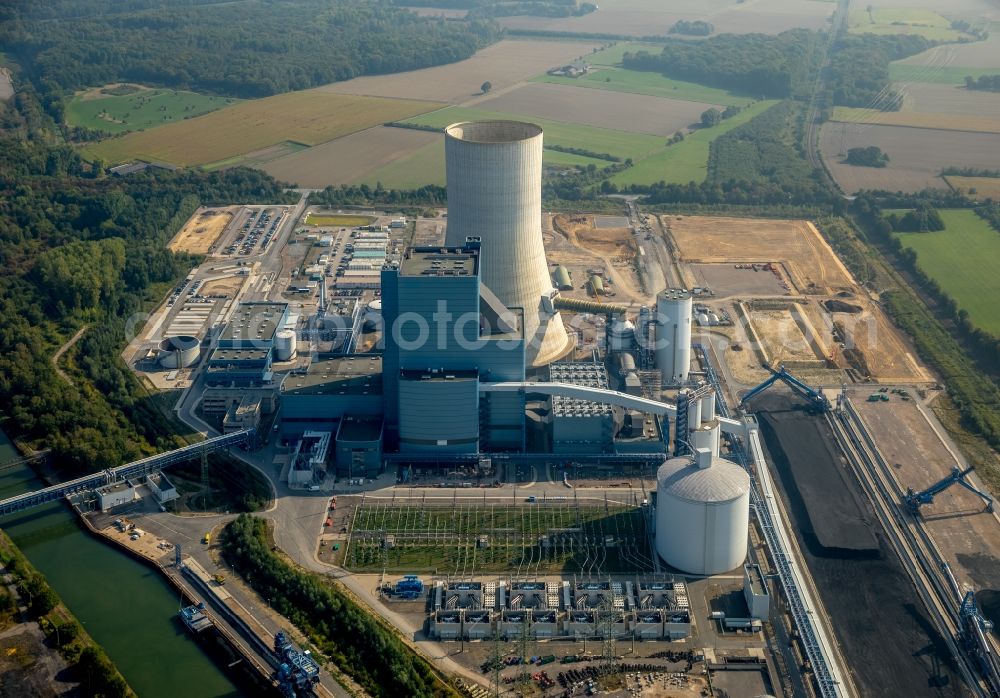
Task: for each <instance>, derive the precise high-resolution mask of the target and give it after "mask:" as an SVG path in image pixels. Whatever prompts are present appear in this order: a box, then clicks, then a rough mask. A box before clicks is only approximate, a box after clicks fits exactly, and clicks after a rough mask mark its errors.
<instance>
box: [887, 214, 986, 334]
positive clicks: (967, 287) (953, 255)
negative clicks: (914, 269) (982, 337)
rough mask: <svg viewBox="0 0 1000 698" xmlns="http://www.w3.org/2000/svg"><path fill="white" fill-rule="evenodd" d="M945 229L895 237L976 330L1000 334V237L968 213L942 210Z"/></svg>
mask: <svg viewBox="0 0 1000 698" xmlns="http://www.w3.org/2000/svg"><path fill="white" fill-rule="evenodd" d="M940 213H941V217H942V218H943V219H944V222H945V226H946V227H945V229H944V230H942V231H938V232H934V233H897V234H896V237H897V238H899V240H900V242H901V243H902V244H903V246H904V247H906V248H908V249H911V250H913V251H915V252H916V253H917V264H918V265H919V266H920V268H921V269H923V270H924V272H925V273H927V274H928V275H929V276H930V277H931V278H933V279H934V280H935V281H937V282H938V283H939V284H940V285H941V288H942V289H944V291H945V292H946V293H947V294H948V295H950V296H951V297H952V298H954V299H955V301H956V302H957V303H958V305H959V307H961V308H964V309H965V310H966V311H968V313H969V319H970V320H971V321H972V323H973V324H974V325H976V326H977V327H980V328H982V329H984V330H986V331H988V332H992V333H994V334H1000V275H998V274H997V271H996V262H997V260H1000V231H996V230H993V228H991V227H990V225H989V224H988V223H987V222H986V221H984V220H983V219H982V218H980V217H979V216H977V215H976V214H975V213H973V212H972V211H969V210H965V209H957V210H954V209H953V210H941V211H940Z"/></svg>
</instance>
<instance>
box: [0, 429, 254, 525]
mask: <svg viewBox="0 0 1000 698" xmlns="http://www.w3.org/2000/svg"><path fill="white" fill-rule="evenodd" d="M253 433H254V430H253V429H244V430H243V431H237V432H233V433H232V434H223V435H222V436H215V437H212V438H209V439H205V440H204V441H201V442H199V443H196V444H191V445H189V446H182V447H181V448H177V449H174V450H173V451H166V452H165V453H158V454H157V455H155V456H149V457H148V458H142V459H140V460H137V461H134V462H132V463H126V464H125V465H120V466H118V467H117V468H109V469H107V470H104V471H101V472H99V473H93V474H92V475H84V476H83V477H79V478H77V479H75V480H70V481H69V482H63V483H60V484H58V485H53V486H51V487H45V488H43V489H40V490H36V491H34V492H26V493H24V494H19V495H17V496H14V497H8V498H7V499H4V500H3V501H0V516H6V515H7V514H13V513H16V512H19V511H25V510H27V509H31V508H33V507H37V506H40V505H42V504H48V503H49V502H54V501H56V500H57V499H62V498H63V497H65V496H67V495H70V494H74V493H76V492H83V491H85V490H92V489H95V488H97V487H102V486H104V485H110V484H112V483H114V482H119V481H121V480H126V479H129V478H134V477H141V476H143V475H148V474H149V473H152V472H155V471H157V470H161V469H163V468H165V467H167V466H169V465H173V464H174V463H179V462H181V461H185V460H188V459H191V458H197V457H199V456H201V455H202V454H205V453H211V452H213V451H218V450H219V449H222V448H228V447H230V446H239V445H241V444H245V443H247V442H248V441H249V440H250V439H251V437H252V436H253Z"/></svg>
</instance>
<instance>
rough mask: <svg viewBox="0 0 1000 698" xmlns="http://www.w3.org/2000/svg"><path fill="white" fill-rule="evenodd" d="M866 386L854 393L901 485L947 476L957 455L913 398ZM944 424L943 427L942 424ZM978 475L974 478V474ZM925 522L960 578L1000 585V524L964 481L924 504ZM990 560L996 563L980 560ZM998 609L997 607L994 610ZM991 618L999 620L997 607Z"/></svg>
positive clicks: (983, 585)
mask: <svg viewBox="0 0 1000 698" xmlns="http://www.w3.org/2000/svg"><path fill="white" fill-rule="evenodd" d="M867 397H868V391H860V390H858V391H855V392H854V393H853V394H852V395H851V399H852V401H853V402H854V406H855V407H856V408H857V410H858V412H859V414H860V415H861V418H862V419H863V420H864V422H865V424H866V425H867V427H868V429H869V431H870V432H871V433H872V434H874V435H875V439H876V441H877V442H878V446H879V450H880V451H881V452H882V455H884V456H885V458H886V460H887V461H888V462H889V463H890V464H892V465H893V467H894V473H893V474H894V476H895V478H896V482H898V483H899V485H900V487H901V488H903V489H906V488H907V487H913V488H914V489H915V490H917V491H919V490H922V489H924V488H926V487H929V486H930V485H932V484H934V483H935V482H937V481H938V480H940V479H941V478H943V477H945V476H946V475H947V474H948V473H949V471H950V470H951V468H952V466H953V465H955V463H956V462H957V461H956V458H957V455H958V454H956V453H953V452H952V451H951V450H950V449H949V448H948V447H947V446H946V445H945V443H944V442H943V441H942V440H941V438H940V437H939V436H938V434H937V432H936V431H935V427H933V426H931V423H930V422H929V421H928V419H927V417H926V415H925V412H926V408H921V407H918V406H917V404H916V402H915V400H908V401H904V400H902V399H901V398H899V397H898V396H896V395H892V396H891V397H890V401H889V402H888V403H882V402H867V400H866V398H867ZM938 428H940V427H938ZM973 477H974V480H973V481H975V476H973ZM921 518H923V520H924V525H925V526H926V527H927V529H928V530H929V531H930V534H931V535H932V536H933V537H934V540H935V541H936V542H937V544H938V547H939V548H940V549H941V550H942V552H943V553H944V556H945V558H946V559H947V560H948V562H949V563H950V564H951V566H952V570H953V571H954V572H955V575H956V577H957V578H958V582H959V584H971V585H972V586H973V587H974V588H975V589H976V590H977V591H978V590H982V589H985V590H992V591H995V590H998V589H1000V569H998V568H997V567H996V564H997V561H998V560H1000V524H998V522H997V520H996V518H995V517H993V516H991V515H990V514H989V513H987V512H986V511H984V506H983V501H982V500H981V499H980V498H979V497H978V496H976V495H974V494H973V493H972V492H969V491H968V490H967V489H965V488H963V487H951V488H949V489H947V490H945V491H944V492H941V493H940V494H938V495H936V496H935V497H934V503H933V504H927V505H924V506H923V507H922V508H921ZM984 559H986V560H992V561H993V566H992V569H989V567H987V568H986V569H983V565H982V561H983V560H984ZM995 610H996V609H994V611H995ZM993 621H994V622H997V621H1000V617H997V614H996V613H994V617H993Z"/></svg>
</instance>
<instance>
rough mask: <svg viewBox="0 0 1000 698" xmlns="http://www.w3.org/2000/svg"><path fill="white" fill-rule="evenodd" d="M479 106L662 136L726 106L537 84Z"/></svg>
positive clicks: (526, 86) (519, 88)
mask: <svg viewBox="0 0 1000 698" xmlns="http://www.w3.org/2000/svg"><path fill="white" fill-rule="evenodd" d="M476 106H477V107H479V108H481V109H489V110H491V111H497V112H509V113H512V114H525V115H527V116H531V117H538V118H542V119H552V120H554V121H566V120H570V121H573V122H574V123H579V124H587V125H589V126H597V127H600V128H613V129H618V130H623V129H625V130H628V131H632V132H635V133H650V134H653V135H658V136H669V135H672V134H674V133H676V132H677V131H679V130H681V129H684V128H687V127H688V126H690V125H691V124H693V123H696V122H697V121H699V119H700V117H701V113H702V112H703V111H705V109H708V108H709V107H711V106H715V107H716V108H717V109H720V110H721V109H724V107H722V106H720V105H708V104H703V103H700V102H685V101H682V100H677V99H665V98H662V97H650V96H647V95H636V94H628V93H624V92H611V91H608V90H593V89H586V88H580V87H574V86H572V85H556V84H550V83H537V82H536V83H529V84H527V85H523V86H521V87H517V88H515V89H513V90H510V91H509V92H506V93H504V94H503V95H500V96H498V97H492V98H490V99H487V100H485V101H482V102H480V103H479V104H477V105H476ZM626 115H627V117H626Z"/></svg>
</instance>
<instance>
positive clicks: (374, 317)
mask: <svg viewBox="0 0 1000 698" xmlns="http://www.w3.org/2000/svg"><path fill="white" fill-rule="evenodd" d="M365 329H366V330H380V329H382V299H381V298H376V299H375V300H373V301H372V302H371V303H369V304H368V309H367V310H366V311H365Z"/></svg>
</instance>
